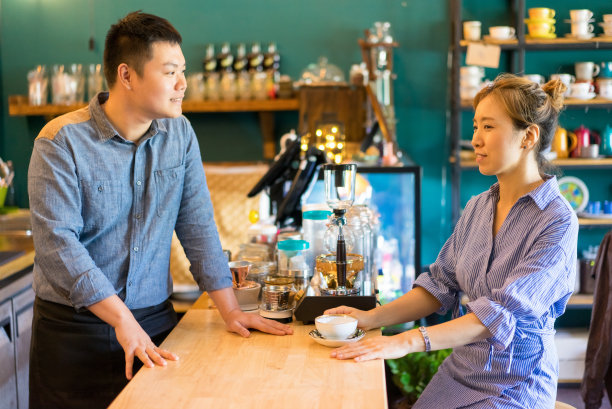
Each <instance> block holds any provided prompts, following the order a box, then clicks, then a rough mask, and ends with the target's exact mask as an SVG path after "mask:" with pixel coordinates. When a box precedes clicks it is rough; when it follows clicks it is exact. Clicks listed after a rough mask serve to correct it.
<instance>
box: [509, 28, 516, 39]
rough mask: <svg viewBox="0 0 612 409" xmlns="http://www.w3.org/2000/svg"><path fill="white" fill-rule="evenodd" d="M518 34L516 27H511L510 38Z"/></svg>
mask: <svg viewBox="0 0 612 409" xmlns="http://www.w3.org/2000/svg"><path fill="white" fill-rule="evenodd" d="M515 34H516V29H515V28H514V27H510V38H512V37H514V35H515Z"/></svg>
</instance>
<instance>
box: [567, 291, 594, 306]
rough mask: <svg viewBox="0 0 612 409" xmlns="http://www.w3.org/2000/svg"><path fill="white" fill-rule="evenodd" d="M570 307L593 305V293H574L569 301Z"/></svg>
mask: <svg viewBox="0 0 612 409" xmlns="http://www.w3.org/2000/svg"><path fill="white" fill-rule="evenodd" d="M567 306H568V307H574V308H576V307H591V306H593V294H573V295H572V296H571V297H570V299H569V301H568V303H567Z"/></svg>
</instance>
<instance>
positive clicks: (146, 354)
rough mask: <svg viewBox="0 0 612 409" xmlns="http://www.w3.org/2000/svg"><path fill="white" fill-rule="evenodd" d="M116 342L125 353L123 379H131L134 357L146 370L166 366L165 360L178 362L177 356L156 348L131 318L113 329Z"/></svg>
mask: <svg viewBox="0 0 612 409" xmlns="http://www.w3.org/2000/svg"><path fill="white" fill-rule="evenodd" d="M115 334H116V336H117V341H119V344H120V345H121V347H122V348H123V351H124V352H125V377H126V378H127V379H128V380H130V379H132V370H133V366H134V356H136V357H138V359H140V360H141V361H142V363H143V364H144V366H146V367H147V368H152V367H153V366H154V365H159V366H166V359H169V360H172V361H178V359H179V358H178V356H176V355H175V354H173V353H172V352H170V351H166V350H165V349H161V348H159V347H158V346H156V345H155V344H154V343H153V341H151V338H150V337H149V335H147V333H146V332H145V331H144V330H143V329H142V327H141V326H140V324H138V322H137V321H136V319H134V318H133V317H131V319H130V317H127V319H124V320H122V321H121V323H119V325H117V326H116V327H115Z"/></svg>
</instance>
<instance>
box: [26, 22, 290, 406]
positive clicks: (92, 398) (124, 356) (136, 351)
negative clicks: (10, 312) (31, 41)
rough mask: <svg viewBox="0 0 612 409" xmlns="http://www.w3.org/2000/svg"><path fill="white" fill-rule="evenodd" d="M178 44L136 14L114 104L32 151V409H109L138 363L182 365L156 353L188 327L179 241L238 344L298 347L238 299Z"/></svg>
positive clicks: (109, 48) (115, 80)
mask: <svg viewBox="0 0 612 409" xmlns="http://www.w3.org/2000/svg"><path fill="white" fill-rule="evenodd" d="M180 44H181V36H180V34H179V33H178V32H177V31H176V30H175V29H174V27H172V25H171V24H170V23H169V22H168V21H166V20H165V19H162V18H159V17H156V16H153V15H150V14H145V13H141V12H134V13H130V14H128V15H127V16H126V17H125V18H123V19H121V20H120V21H119V22H117V24H115V25H113V26H112V27H111V28H110V30H109V32H108V34H107V38H106V44H105V49H104V74H105V77H106V80H107V83H108V86H109V89H110V92H109V93H100V94H98V95H97V96H96V97H94V98H93V99H92V101H91V102H90V104H89V106H88V107H86V108H83V109H81V110H78V111H75V112H72V113H69V114H67V115H64V116H61V117H59V118H56V119H55V120H53V121H51V122H49V123H48V124H47V125H46V126H45V127H44V128H43V130H42V131H41V132H40V135H39V136H38V138H37V139H36V141H35V143H34V149H33V153H32V159H31V162H30V169H29V174H28V185H29V186H28V189H29V195H30V210H31V213H32V228H33V233H34V245H35V248H36V258H35V263H34V289H35V291H36V294H37V298H36V301H35V305H34V321H33V335H32V348H31V364H30V407H31V408H39V407H40V408H42V407H44V408H52V407H61V408H69V407H70V408H71V407H75V408H77V407H87V408H95V407H106V406H108V405H109V404H110V402H111V401H112V399H113V398H114V397H115V396H116V395H117V394H118V393H119V391H120V390H121V389H122V388H123V387H124V386H125V384H126V383H127V380H129V379H131V378H132V374H133V370H134V365H135V364H136V363H137V362H138V361H141V362H142V363H143V364H144V365H145V366H147V367H153V366H154V365H166V360H176V359H178V357H177V356H175V355H174V354H173V353H172V352H170V351H166V350H163V349H161V348H159V347H158V346H157V345H159V343H160V342H161V341H162V340H163V339H164V338H165V336H166V335H167V334H168V333H169V332H170V330H171V329H172V328H173V327H174V325H175V324H176V314H175V313H174V310H173V309H172V305H171V304H170V303H169V302H168V296H169V295H170V293H171V290H172V289H171V278H170V275H169V272H168V270H169V269H168V266H169V255H170V244H171V240H172V232H173V230H176V232H177V234H178V237H179V238H180V239H181V242H182V244H183V246H184V248H185V253H186V254H187V257H188V258H189V260H190V262H191V272H192V274H193V275H194V278H195V279H196V280H197V282H198V284H199V286H200V288H201V289H203V290H206V291H208V293H209V295H210V297H211V298H212V299H213V301H214V302H215V304H216V306H217V308H218V310H219V312H220V313H221V315H222V317H223V319H224V320H225V322H226V324H227V328H228V330H229V331H233V332H236V333H238V334H240V335H242V336H244V337H246V336H248V335H249V331H248V329H247V328H256V329H259V330H261V331H265V332H269V333H272V334H277V335H284V334H291V333H292V330H291V328H290V327H288V326H286V325H282V324H280V323H277V322H275V321H269V320H265V319H263V318H261V317H259V316H257V315H253V314H245V313H243V312H242V311H241V310H240V308H239V306H238V303H237V301H236V298H235V297H234V293H233V290H232V288H231V286H232V280H231V275H230V272H229V269H228V266H227V260H226V259H225V256H224V254H223V252H222V250H221V245H220V242H219V238H218V233H217V230H216V225H215V222H214V219H213V211H212V204H211V201H210V196H209V192H208V189H207V186H206V180H205V175H204V170H203V167H202V161H201V157H200V151H199V147H198V143H197V139H196V137H195V133H194V131H193V129H192V127H191V125H190V124H189V122H188V121H187V119H186V118H185V117H183V116H181V102H182V100H183V96H184V93H185V88H186V81H185V75H184V71H185V58H184V57H183V54H182V52H181V47H180ZM137 367H138V365H136V369H137Z"/></svg>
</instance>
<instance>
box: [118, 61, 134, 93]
mask: <svg viewBox="0 0 612 409" xmlns="http://www.w3.org/2000/svg"><path fill="white" fill-rule="evenodd" d="M117 82H118V83H120V84H121V85H122V86H123V87H124V88H125V89H127V90H131V89H132V70H131V69H130V67H129V66H128V65H127V64H126V63H121V64H119V66H118V67H117Z"/></svg>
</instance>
